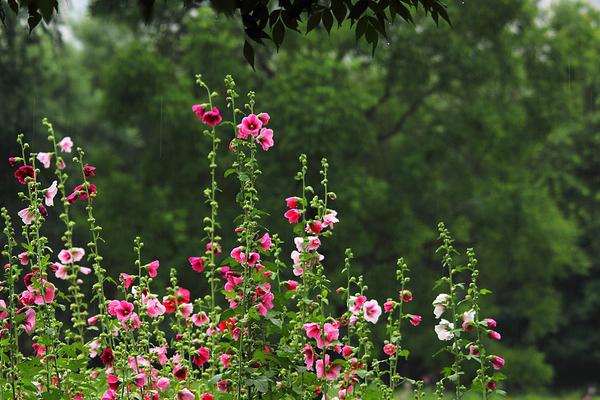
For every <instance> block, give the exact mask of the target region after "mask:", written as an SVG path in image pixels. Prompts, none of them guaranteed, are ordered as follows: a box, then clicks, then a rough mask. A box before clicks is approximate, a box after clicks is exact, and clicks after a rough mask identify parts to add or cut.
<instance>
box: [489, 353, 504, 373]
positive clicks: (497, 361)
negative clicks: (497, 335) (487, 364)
mask: <svg viewBox="0 0 600 400" xmlns="http://www.w3.org/2000/svg"><path fill="white" fill-rule="evenodd" d="M490 359H491V360H492V366H493V367H494V369H495V370H496V371H498V370H500V369H502V367H504V363H505V361H504V358H502V357H499V356H495V355H492V356H491V357H490Z"/></svg>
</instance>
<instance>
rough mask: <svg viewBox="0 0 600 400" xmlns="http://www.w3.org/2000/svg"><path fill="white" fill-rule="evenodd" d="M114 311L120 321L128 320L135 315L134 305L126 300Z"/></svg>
mask: <svg viewBox="0 0 600 400" xmlns="http://www.w3.org/2000/svg"><path fill="white" fill-rule="evenodd" d="M114 310H115V315H116V316H117V319H118V320H119V321H123V320H127V319H129V318H131V316H132V315H133V304H131V303H130V302H128V301H126V300H121V301H120V302H119V304H118V305H116V306H115V308H114Z"/></svg>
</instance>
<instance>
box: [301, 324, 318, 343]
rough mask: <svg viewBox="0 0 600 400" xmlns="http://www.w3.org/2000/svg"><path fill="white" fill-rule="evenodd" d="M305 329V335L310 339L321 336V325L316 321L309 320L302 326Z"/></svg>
mask: <svg viewBox="0 0 600 400" xmlns="http://www.w3.org/2000/svg"><path fill="white" fill-rule="evenodd" d="M302 327H303V328H304V330H305V331H306V336H307V337H309V338H310V339H315V340H316V339H317V338H318V337H319V336H321V326H320V325H319V324H317V323H316V322H310V323H307V324H304V325H303V326H302Z"/></svg>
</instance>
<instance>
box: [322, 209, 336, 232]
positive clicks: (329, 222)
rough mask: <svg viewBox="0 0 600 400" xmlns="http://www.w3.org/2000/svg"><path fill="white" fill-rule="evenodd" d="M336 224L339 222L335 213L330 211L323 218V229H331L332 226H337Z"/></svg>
mask: <svg viewBox="0 0 600 400" xmlns="http://www.w3.org/2000/svg"><path fill="white" fill-rule="evenodd" d="M338 222H340V220H339V219H337V211H333V210H331V211H330V212H329V213H328V214H325V215H324V216H323V226H324V227H325V228H327V227H328V228H329V229H333V224H337V223H338Z"/></svg>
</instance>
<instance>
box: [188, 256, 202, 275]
mask: <svg viewBox="0 0 600 400" xmlns="http://www.w3.org/2000/svg"><path fill="white" fill-rule="evenodd" d="M188 262H189V263H190V266H191V267H192V269H193V270H194V271H196V272H202V271H204V259H203V258H202V257H190V258H188Z"/></svg>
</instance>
